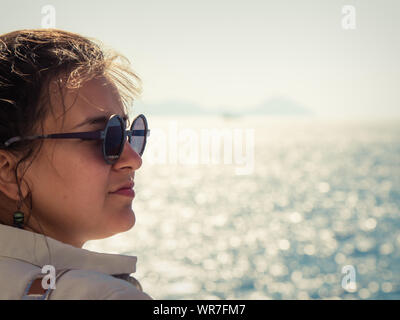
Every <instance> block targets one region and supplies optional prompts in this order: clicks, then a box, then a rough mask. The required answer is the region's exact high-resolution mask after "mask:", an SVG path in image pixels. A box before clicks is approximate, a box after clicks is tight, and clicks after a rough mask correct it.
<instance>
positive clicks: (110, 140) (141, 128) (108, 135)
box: [4, 114, 150, 164]
mask: <svg viewBox="0 0 400 320" xmlns="http://www.w3.org/2000/svg"><path fill="white" fill-rule="evenodd" d="M125 128H126V123H125V120H124V119H122V118H121V116H119V115H118V114H113V115H111V116H110V118H109V119H108V121H107V124H106V126H105V128H104V130H98V131H91V132H71V133H53V134H46V135H40V136H28V137H13V138H10V139H8V140H7V141H6V142H5V143H4V146H5V147H8V146H9V145H10V144H12V143H14V142H17V141H22V140H35V139H82V140H102V151H103V157H104V160H105V162H106V163H107V164H113V163H115V162H116V161H118V159H119V157H120V156H121V153H122V151H123V150H124V146H125V142H126V137H128V141H129V144H130V145H131V147H132V148H133V150H135V151H136V153H138V154H139V155H140V156H142V155H143V152H144V148H145V146H146V141H147V137H148V136H149V135H150V130H149V129H148V126H147V120H146V117H145V116H144V115H143V114H140V115H138V116H137V117H136V118H135V119H134V120H133V122H132V125H131V127H130V129H129V130H125Z"/></svg>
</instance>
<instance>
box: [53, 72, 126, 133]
mask: <svg viewBox="0 0 400 320" xmlns="http://www.w3.org/2000/svg"><path fill="white" fill-rule="evenodd" d="M56 95H57V94H56ZM52 100H53V102H52V107H53V108H55V110H54V113H55V119H56V122H57V123H56V124H55V125H56V126H58V125H59V124H60V123H61V122H62V117H64V127H65V128H72V127H74V126H76V125H77V124H78V123H80V122H82V121H83V120H84V119H87V118H89V117H94V116H101V115H104V116H108V115H111V114H119V115H121V116H124V115H125V114H126V112H125V108H124V105H123V103H122V101H121V98H120V95H119V93H118V90H117V88H116V86H115V85H114V84H112V83H111V82H110V81H108V80H107V79H105V78H95V79H92V80H90V81H88V82H86V83H84V84H83V85H82V87H80V88H79V89H68V90H65V93H64V94H63V95H58V97H55V99H52ZM62 103H64V106H65V112H64V108H63V107H64V106H63V105H62ZM53 121H54V119H53Z"/></svg>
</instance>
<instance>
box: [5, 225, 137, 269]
mask: <svg viewBox="0 0 400 320" xmlns="http://www.w3.org/2000/svg"><path fill="white" fill-rule="evenodd" d="M44 238H46V239H47V243H48V245H49V249H50V256H49V250H48V248H47V245H46V241H45V239H44ZM0 256H3V257H9V258H14V259H19V260H22V261H25V262H28V263H30V264H33V265H36V266H38V267H40V268H42V267H43V266H44V265H52V266H54V268H55V269H56V270H60V269H65V268H68V269H86V270H93V271H98V272H102V273H106V274H110V275H112V274H130V273H133V272H135V271H136V262H137V257H136V256H127V255H120V254H110V253H99V252H93V251H89V250H86V249H81V248H76V247H74V246H72V245H69V244H66V243H63V242H61V241H58V240H55V239H53V238H50V237H47V236H44V235H43V234H39V233H35V232H31V231H28V230H23V229H18V228H14V227H11V226H7V225H4V224H0Z"/></svg>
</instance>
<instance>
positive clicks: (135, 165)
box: [116, 139, 142, 170]
mask: <svg viewBox="0 0 400 320" xmlns="http://www.w3.org/2000/svg"><path fill="white" fill-rule="evenodd" d="M116 165H117V166H118V167H126V166H130V167H132V169H133V170H138V169H139V168H140V167H141V166H142V157H141V156H140V155H139V153H137V152H136V151H135V150H134V149H133V147H132V145H131V144H130V143H129V141H128V139H126V141H125V145H124V149H123V150H122V153H121V155H120V157H119V159H118V161H117V162H116Z"/></svg>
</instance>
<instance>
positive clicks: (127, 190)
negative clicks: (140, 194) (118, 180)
mask: <svg viewBox="0 0 400 320" xmlns="http://www.w3.org/2000/svg"><path fill="white" fill-rule="evenodd" d="M111 194H119V195H123V196H128V197H132V198H133V197H135V191H133V189H131V188H123V189H119V190H118V191H116V192H111Z"/></svg>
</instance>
